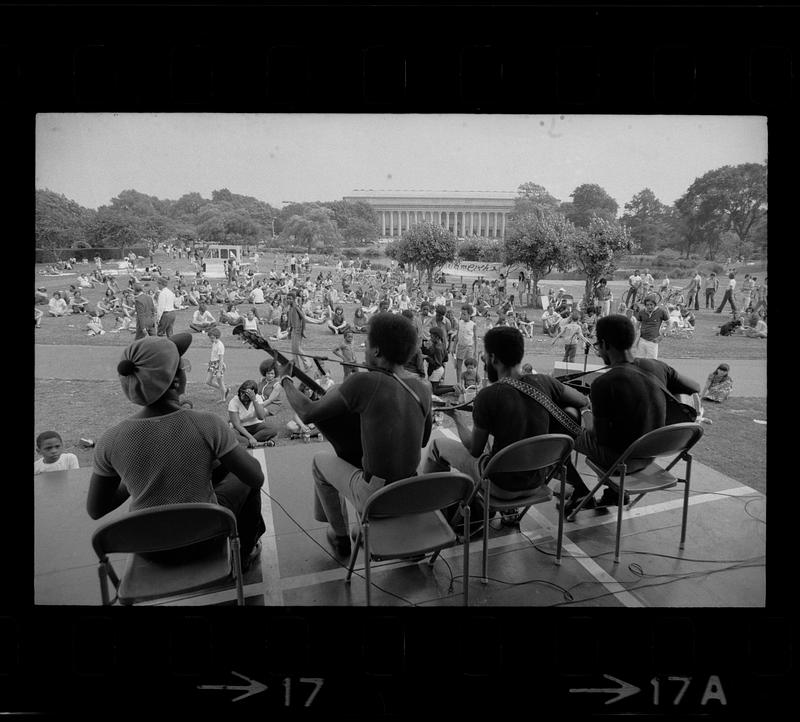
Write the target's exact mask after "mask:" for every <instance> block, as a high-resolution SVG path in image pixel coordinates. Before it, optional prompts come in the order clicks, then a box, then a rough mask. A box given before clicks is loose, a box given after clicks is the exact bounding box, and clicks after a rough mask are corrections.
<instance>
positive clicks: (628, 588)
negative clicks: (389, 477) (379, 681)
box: [34, 428, 766, 607]
mask: <svg viewBox="0 0 800 722" xmlns="http://www.w3.org/2000/svg"><path fill="white" fill-rule="evenodd" d="M434 434H435V435H444V436H448V437H450V438H453V437H454V435H453V434H452V432H451V431H449V430H447V429H440V428H437V429H435V431H434ZM330 450H331V449H330V445H329V444H327V443H317V442H312V443H310V444H302V443H300V444H298V445H295V446H284V447H277V448H271V449H254V450H252V451H251V453H252V454H253V455H254V456H255V457H256V458H257V459H258V460H259V463H261V464H262V468H263V469H264V472H265V477H266V483H265V484H264V488H263V490H262V505H261V506H262V514H263V517H264V520H265V522H266V526H267V532H266V534H265V535H264V537H262V544H263V549H262V553H261V560H260V564H255V565H254V566H253V567H252V568H251V569H250V571H249V572H248V573H247V574H246V575H245V579H244V583H245V597H246V603H247V604H248V605H253V606H361V605H364V604H365V588H364V579H363V556H362V557H361V558H360V559H359V562H358V563H357V565H356V573H355V575H354V577H353V580H352V582H351V583H350V584H349V585H348V584H345V582H344V577H345V574H346V569H345V567H344V566H343V564H346V562H340V561H338V560H337V559H336V558H334V557H333V556H332V554H331V550H330V548H329V546H328V544H327V542H326V540H325V524H321V523H319V522H317V521H315V520H314V519H313V517H312V514H311V511H312V494H313V486H312V480H311V460H312V457H313V455H314V454H315V453H319V452H323V451H330ZM423 453H424V452H423ZM580 458H581V461H580V463H579V465H578V469H579V471H580V472H581V473H582V474H583V475H584V478H585V479H586V480H587V483H589V484H590V485H591V481H592V474H591V472H590V471H589V470H588V468H587V467H586V466H585V464H584V463H583V459H582V457H580ZM680 466H681V467H682V466H683V465H682V464H681V465H680ZM90 475H91V469H81V470H79V471H73V472H58V473H50V474H41V475H38V476H35V477H34V488H35V554H34V564H35V569H34V592H35V603H36V604H39V605H99V604H100V591H99V582H98V577H97V559H96V557H95V555H94V552H93V551H92V548H91V544H90V539H91V533H92V531H93V529H95V528H96V527H97V526H98V525H99V524H100V523H101V522H100V521H92V520H91V519H90V518H89V516H88V515H87V513H86V493H87V491H88V480H89V477H90ZM682 494H683V488H682V485H679V486H678V488H676V489H672V490H668V491H664V492H655V493H652V494H648V495H647V496H645V497H644V499H642V501H640V502H639V504H638V505H636V506H635V507H634V508H633V509H631V510H630V511H626V512H625V521H624V523H623V530H622V535H623V538H622V555H621V559H620V563H619V564H618V565H615V564H614V563H613V549H614V530H615V523H614V522H615V519H616V510H615V509H613V510H589V511H585V512H582V513H580V514H579V515H578V517H577V519H576V520H575V522H572V523H570V522H567V523H566V524H565V546H564V557H563V560H562V564H561V566H556V565H555V564H554V563H553V560H554V553H555V531H556V525H557V521H558V514H557V509H556V506H555V502H552V503H546V504H540V505H537V506H534V507H532V508H531V509H530V510H529V511H528V513H527V515H526V516H525V518H524V519H523V520H522V522H521V525H520V529H519V530H517V529H511V528H503V527H500V524H499V517H496V518H495V519H494V521H493V522H492V523H491V526H492V529H491V531H490V536H489V577H490V580H489V583H488V584H486V585H484V584H483V583H482V582H481V580H480V564H481V549H482V541H481V539H480V538H479V539H477V540H476V541H473V542H472V545H471V554H470V574H471V581H470V606H478V607H489V606H553V605H558V606H583V607H586V606H612V607H763V606H764V604H765V587H766V556H765V554H766V497H765V496H764V495H763V494H760V493H759V492H757V491H755V490H754V489H752V488H749V487H747V486H744V485H742V484H741V483H739V482H737V481H736V480H735V479H732V478H730V477H727V476H724V475H722V474H720V473H718V472H716V471H714V470H713V469H712V468H710V467H708V466H705V465H703V464H699V463H697V462H695V463H694V465H693V471H692V495H691V498H690V508H689V522H688V531H687V539H686V546H685V549H684V550H683V551H680V550H679V549H678V541H679V536H680V523H681V508H682ZM126 506H127V505H125V506H123V507H121V508H120V509H117V510H115V512H113V514H110V515H108V516H107V517H105V518H104V519H103V520H102V521H103V522H104V521H106V520H108V519H111V518H114V517H115V516H119V515H121V514H123V513H124V512H125V510H126ZM351 521H352V522H353V524H354V525H355V514H353V513H352V510H351ZM494 527H498V528H494ZM112 561H114V559H113V558H112ZM116 562H117V563H118V564H115V566H118V568H119V569H120V570H121V569H122V568H123V559H122V558H121V557H118V558H117V559H116ZM372 569H373V574H372V578H373V582H374V584H375V588H374V589H373V594H372V603H373V605H386V606H405V605H416V606H426V607H427V606H460V605H461V604H462V601H463V598H462V595H461V591H462V581H461V577H460V574H461V547H457V548H454V549H449V550H447V551H445V552H444V553H443V554H442V555H441V557H440V559H439V560H437V561H436V563H435V565H434V566H433V567H432V568H431V567H429V566H428V564H427V561H423V562H418V563H408V562H383V563H378V564H373V566H372ZM453 577H454V578H453ZM451 580H452V582H451ZM234 599H235V593H234V590H233V588H232V587H231V588H225V589H219V590H214V591H212V592H210V593H204V594H198V595H194V596H185V597H181V598H175V599H167V600H162V601H159V602H158V603H157V604H160V605H177V606H201V605H226V606H227V605H232V604H233V603H234Z"/></svg>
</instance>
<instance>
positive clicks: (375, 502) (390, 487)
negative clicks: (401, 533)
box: [364, 471, 475, 518]
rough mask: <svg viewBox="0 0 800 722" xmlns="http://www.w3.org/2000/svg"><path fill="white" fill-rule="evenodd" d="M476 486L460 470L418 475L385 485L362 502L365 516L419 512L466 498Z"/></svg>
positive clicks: (442, 506) (401, 514) (443, 506)
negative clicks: (364, 502) (365, 501)
mask: <svg viewBox="0 0 800 722" xmlns="http://www.w3.org/2000/svg"><path fill="white" fill-rule="evenodd" d="M474 487H475V484H474V483H473V481H472V479H471V478H470V477H469V476H467V475H466V474H462V473H461V472H459V471H438V472H435V473H433V474H420V475H419V476H412V477H410V478H408V479H400V480H399V481H395V482H392V483H391V484H387V485H386V486H384V487H383V488H382V489H379V490H378V491H376V492H375V493H374V494H373V495H372V496H371V497H370V498H369V499H368V500H367V503H366V504H365V505H364V518H374V517H381V516H384V517H386V516H403V515H405V514H421V513H423V512H426V511H434V510H436V509H444V508H445V507H447V506H450V505H451V504H455V503H456V502H459V501H466V500H467V499H468V498H469V497H470V495H471V494H472V491H473V489H474Z"/></svg>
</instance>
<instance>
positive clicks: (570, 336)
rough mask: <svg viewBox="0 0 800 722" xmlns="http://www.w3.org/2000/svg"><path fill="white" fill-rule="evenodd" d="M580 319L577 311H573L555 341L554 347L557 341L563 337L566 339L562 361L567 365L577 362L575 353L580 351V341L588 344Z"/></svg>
mask: <svg viewBox="0 0 800 722" xmlns="http://www.w3.org/2000/svg"><path fill="white" fill-rule="evenodd" d="M579 319H580V314H579V313H578V312H577V311H573V312H572V314H571V315H570V317H569V321H568V322H567V323H566V324H564V325H563V326H562V327H561V330H560V331H559V332H558V335H557V336H556V337H555V338H554V339H553V345H554V346H555V343H556V341H558V339H559V338H561V336H563V337H564V338H565V339H566V341H565V343H564V358H563V359H562V361H564V362H566V363H572V362H574V361H575V352H576V351H577V349H578V342H579V341H583V342H584V343H587V341H586V338H585V337H584V335H583V333H582V330H583V329H582V327H581V324H580V322H579Z"/></svg>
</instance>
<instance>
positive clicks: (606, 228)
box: [570, 217, 636, 302]
mask: <svg viewBox="0 0 800 722" xmlns="http://www.w3.org/2000/svg"><path fill="white" fill-rule="evenodd" d="M635 248H636V244H635V243H634V242H633V239H632V238H631V236H630V234H629V233H628V230H627V229H626V228H625V226H623V225H621V224H619V223H618V222H617V221H608V220H606V219H605V218H599V217H595V218H592V219H591V220H590V221H589V225H588V227H586V228H576V229H575V232H574V233H573V235H572V243H571V249H570V250H571V257H570V262H571V264H572V265H575V266H577V267H578V268H579V269H580V270H581V271H582V272H583V274H584V275H585V276H586V284H585V287H584V299H585V300H586V301H587V302H590V301H591V299H592V296H593V292H594V287H595V286H596V285H597V282H598V281H599V280H600V279H601V278H602V277H603V276H607V275H609V274H611V273H612V272H613V271H614V270H616V268H617V259H618V258H619V257H620V256H622V255H627V254H630V253H633V251H634V250H635Z"/></svg>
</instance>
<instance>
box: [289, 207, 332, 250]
mask: <svg viewBox="0 0 800 722" xmlns="http://www.w3.org/2000/svg"><path fill="white" fill-rule="evenodd" d="M281 237H282V238H283V239H284V240H285V239H287V238H289V237H294V238H295V240H298V241H300V242H301V243H304V244H306V247H307V249H308V252H309V253H311V250H312V248H320V247H322V246H328V245H335V244H337V243H339V242H340V241H341V235H340V234H339V231H338V229H337V227H336V221H335V220H334V218H333V211H332V210H331V209H330V208H325V207H324V206H321V205H311V204H306V205H305V208H304V211H303V214H302V215H293V216H291V217H290V218H289V220H288V221H286V223H285V224H284V227H283V229H282V230H281Z"/></svg>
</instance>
